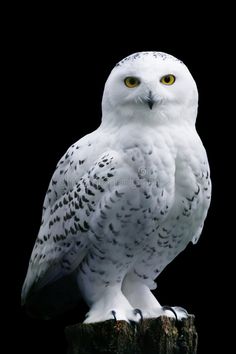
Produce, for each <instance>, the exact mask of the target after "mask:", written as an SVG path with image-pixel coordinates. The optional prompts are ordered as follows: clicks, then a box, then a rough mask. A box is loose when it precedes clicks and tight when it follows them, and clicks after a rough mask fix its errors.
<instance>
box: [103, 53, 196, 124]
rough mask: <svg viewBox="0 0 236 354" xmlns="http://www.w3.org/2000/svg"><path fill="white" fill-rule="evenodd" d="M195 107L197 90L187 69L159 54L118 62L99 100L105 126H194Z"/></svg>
mask: <svg viewBox="0 0 236 354" xmlns="http://www.w3.org/2000/svg"><path fill="white" fill-rule="evenodd" d="M197 107H198V91H197V86H196V83H195V81H194V79H193V77H192V75H191V74H190V72H189V70H188V68H187V67H186V66H185V65H184V64H183V62H181V61H180V60H178V59H176V58H175V57H173V56H171V55H169V54H166V53H162V52H140V53H135V54H132V55H130V56H128V57H127V58H125V59H123V60H121V61H120V62H119V63H118V64H117V65H116V66H115V68H114V69H113V70H112V72H111V74H110V76H109V77H108V79H107V82H106V84H105V88H104V94H103V100H102V110H103V121H105V122H106V123H108V124H109V123H111V124H113V123H114V124H115V123H116V124H117V123H118V124H124V123H125V122H127V121H129V122H130V121H142V124H143V123H144V121H145V122H146V124H166V123H167V122H168V123H169V122H170V121H171V122H172V123H176V124H179V123H180V122H188V123H189V124H195V120H196V115H197ZM117 121H118V122H117Z"/></svg>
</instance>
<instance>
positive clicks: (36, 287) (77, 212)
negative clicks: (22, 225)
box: [22, 150, 115, 304]
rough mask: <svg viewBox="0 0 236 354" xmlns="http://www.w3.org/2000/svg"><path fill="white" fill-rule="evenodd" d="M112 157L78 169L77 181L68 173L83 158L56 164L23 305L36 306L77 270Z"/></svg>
mask: <svg viewBox="0 0 236 354" xmlns="http://www.w3.org/2000/svg"><path fill="white" fill-rule="evenodd" d="M71 152H73V150H72V151H71ZM113 155H114V154H113V153H112V152H106V153H105V154H102V155H100V157H99V158H98V159H97V160H95V161H93V163H91V164H90V166H88V164H87V166H85V167H83V169H80V173H77V179H76V177H75V175H76V173H75V175H74V171H71V170H69V169H70V168H72V167H73V169H74V170H75V171H76V170H77V169H78V170H79V167H82V166H83V163H84V162H85V158H82V159H81V155H79V158H76V159H74V160H73V163H71V159H69V160H68V163H67V164H66V165H64V164H63V163H64V161H63V159H62V161H63V163H60V162H59V166H60V167H59V168H57V170H56V171H55V173H54V175H53V177H52V180H51V182H50V185H49V192H48V193H47V196H46V198H45V202H44V212H43V217H42V224H41V227H40V230H39V234H38V237H37V239H36V242H35V245H34V248H33V251H32V255H31V259H30V263H29V268H28V272H27V276H26V279H25V282H24V285H23V289H22V302H23V304H25V303H26V304H27V302H31V299H33V298H35V299H37V300H34V301H33V302H34V303H35V302H38V301H39V300H38V297H35V294H37V293H40V292H42V290H43V289H46V288H48V287H49V285H51V284H56V283H58V282H59V281H61V280H62V279H66V278H67V277H68V276H69V275H72V274H73V272H74V271H75V270H76V269H77V268H78V267H79V266H80V263H81V262H82V260H83V259H84V257H85V256H86V254H87V252H88V251H89V248H90V239H89V235H90V233H91V229H90V220H91V218H92V216H93V215H94V214H96V210H97V208H98V206H99V203H100V199H101V196H102V195H105V194H106V192H108V193H109V183H108V179H109V178H111V177H113V176H114V174H113V173H112V170H113V169H114V164H115V163H114V156H113ZM81 161H82V162H81ZM76 165H77V169H75V166H76ZM61 166H63V167H62V168H61ZM61 170H62V171H63V173H61ZM81 171H82V172H81ZM98 175H99V177H98ZM98 178H99V181H98ZM61 288H62V287H61ZM64 288H65V286H64ZM77 292H78V293H79V291H78V289H77ZM68 293H69V290H68ZM47 296H48V295H47ZM77 296H78V294H77ZM48 297H49V296H48Z"/></svg>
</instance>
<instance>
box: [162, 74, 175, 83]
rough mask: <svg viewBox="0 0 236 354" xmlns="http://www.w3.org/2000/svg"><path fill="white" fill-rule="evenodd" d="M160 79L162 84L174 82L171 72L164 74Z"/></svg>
mask: <svg viewBox="0 0 236 354" xmlns="http://www.w3.org/2000/svg"><path fill="white" fill-rule="evenodd" d="M160 81H161V83H162V84H164V85H173V83H174V82H175V76H174V75H172V74H169V75H165V76H162V78H161V80H160Z"/></svg>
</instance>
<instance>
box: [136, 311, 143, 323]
mask: <svg viewBox="0 0 236 354" xmlns="http://www.w3.org/2000/svg"><path fill="white" fill-rule="evenodd" d="M134 314H135V315H137V314H139V315H140V317H141V318H140V321H141V322H143V313H142V311H141V310H140V309H134Z"/></svg>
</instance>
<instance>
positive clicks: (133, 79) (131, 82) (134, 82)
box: [124, 76, 140, 88]
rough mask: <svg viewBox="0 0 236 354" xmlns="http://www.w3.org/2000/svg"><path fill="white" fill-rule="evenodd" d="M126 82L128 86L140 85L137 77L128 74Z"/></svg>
mask: <svg viewBox="0 0 236 354" xmlns="http://www.w3.org/2000/svg"><path fill="white" fill-rule="evenodd" d="M124 83H125V86H127V87H128V88H134V87H137V86H138V85H140V80H139V79H138V78H137V77H133V76H128V77H126V78H125V79H124Z"/></svg>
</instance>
